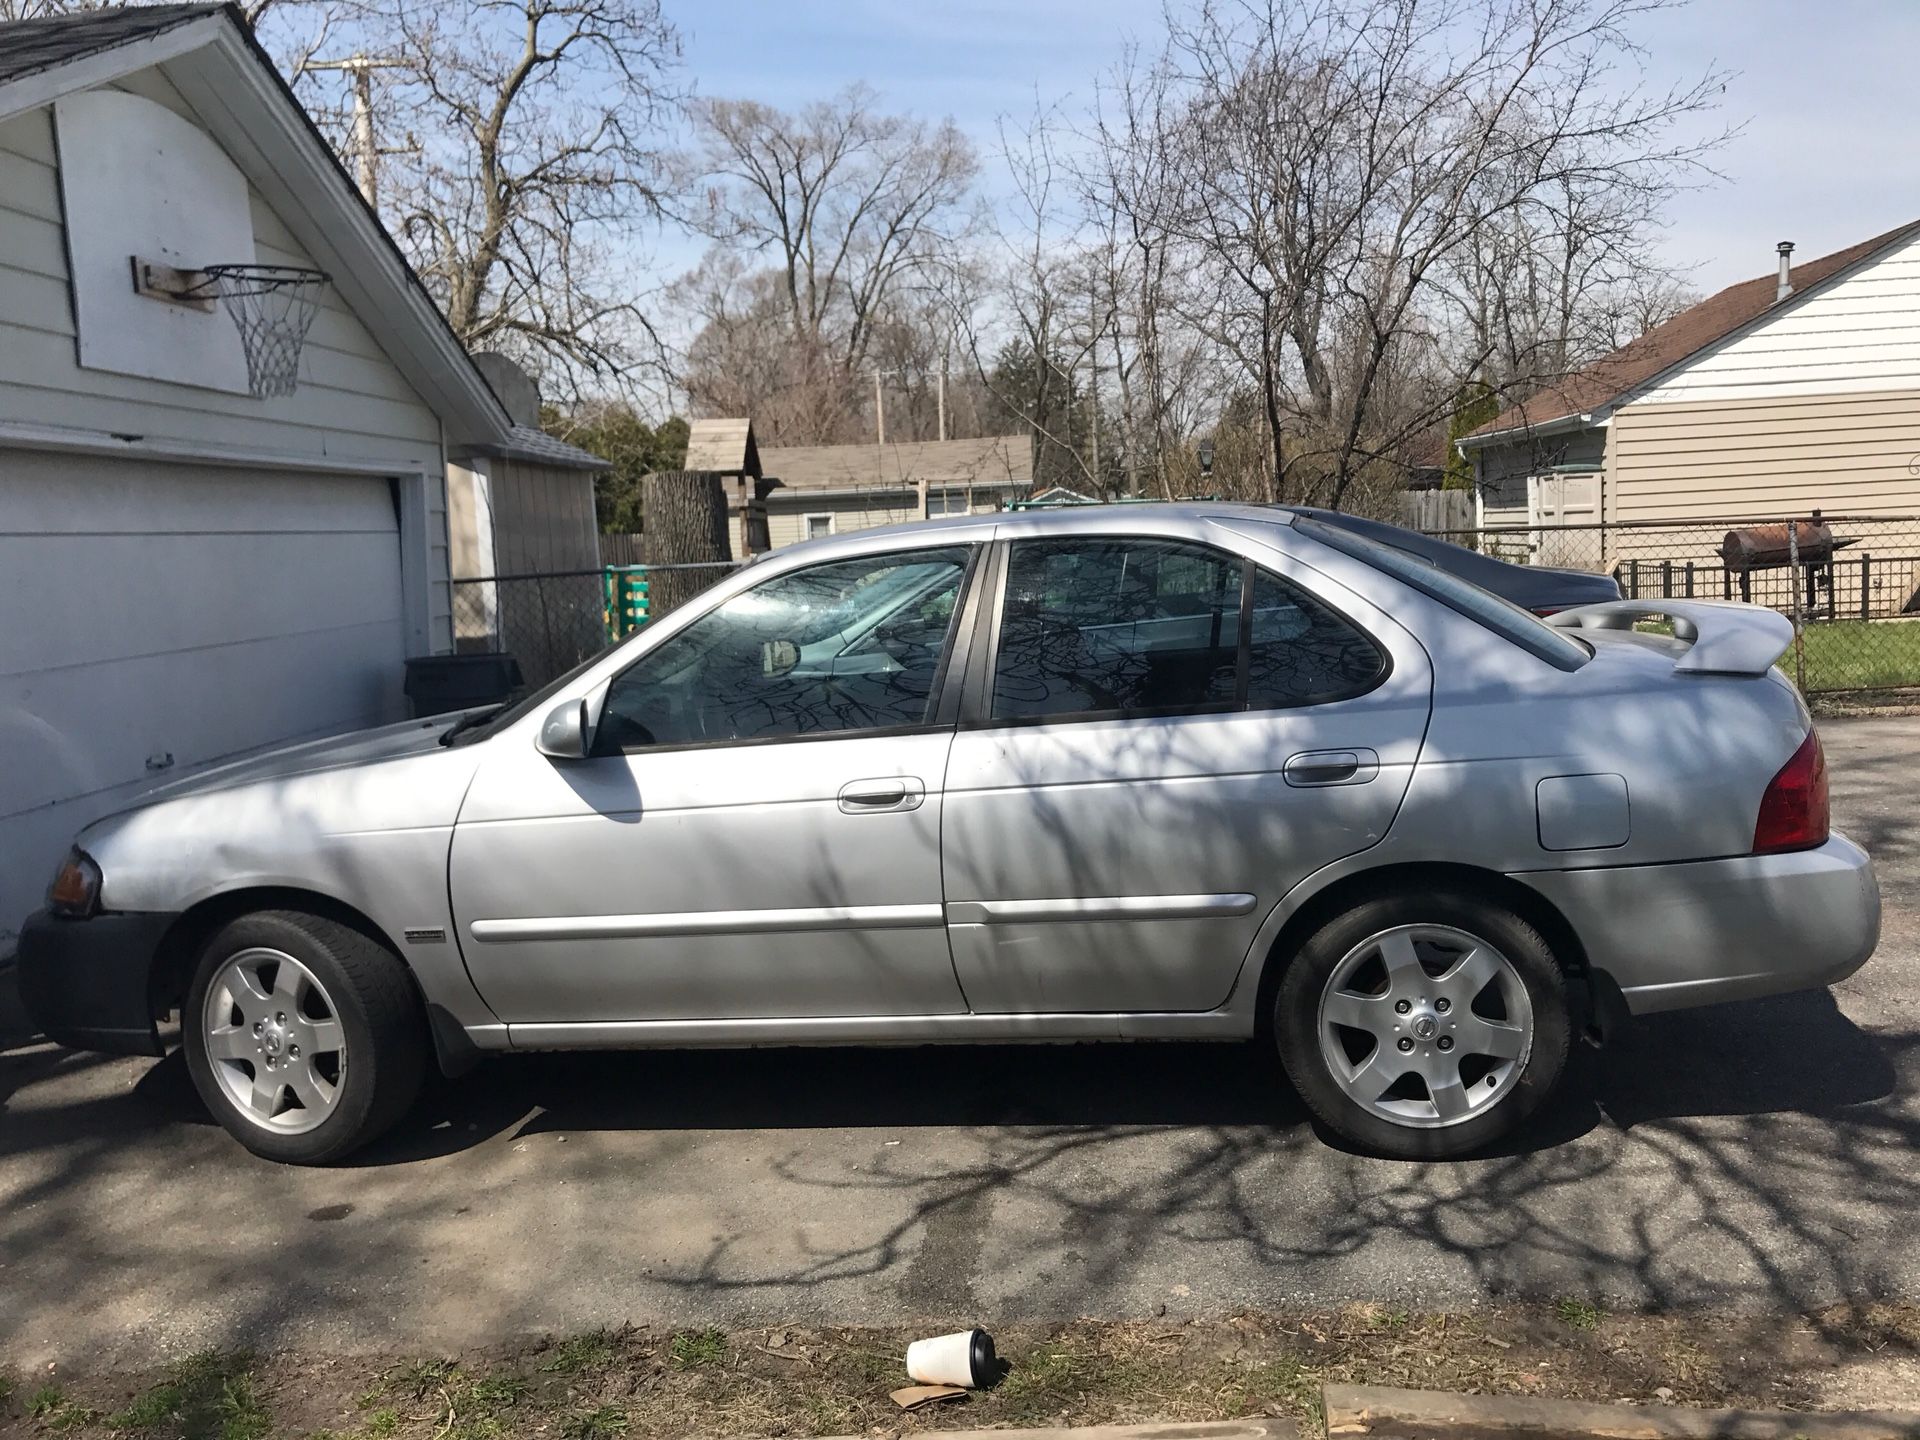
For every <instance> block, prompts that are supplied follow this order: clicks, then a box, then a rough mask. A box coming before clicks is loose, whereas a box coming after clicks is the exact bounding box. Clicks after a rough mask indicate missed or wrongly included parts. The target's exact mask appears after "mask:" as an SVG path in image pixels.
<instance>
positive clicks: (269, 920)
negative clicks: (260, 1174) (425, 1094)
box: [180, 910, 426, 1165]
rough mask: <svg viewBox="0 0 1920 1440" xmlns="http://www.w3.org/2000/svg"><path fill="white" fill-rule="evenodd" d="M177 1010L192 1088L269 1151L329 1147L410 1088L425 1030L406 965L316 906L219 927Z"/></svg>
mask: <svg viewBox="0 0 1920 1440" xmlns="http://www.w3.org/2000/svg"><path fill="white" fill-rule="evenodd" d="M180 1019H181V1032H182V1036H183V1039H184V1042H185V1047H186V1052H187V1068H188V1070H189V1072H190V1073H191V1074H192V1076H193V1083H194V1086H195V1088H196V1089H198V1090H199V1092H200V1098H201V1099H202V1100H204V1101H205V1102H206V1105H207V1108H208V1109H209V1110H211V1111H212V1112H213V1114H214V1117H215V1118H216V1119H217V1120H219V1122H220V1123H221V1125H222V1126H224V1127H225V1128H226V1130H227V1132H228V1133H229V1134H231V1135H232V1136H233V1137H234V1138H235V1139H236V1140H238V1141H239V1142H240V1143H241V1144H242V1145H244V1146H246V1147H247V1149H249V1150H251V1151H253V1153H254V1154H256V1155H261V1156H264V1157H266V1158H267V1159H270V1160H281V1161H287V1162H290V1163H292V1164H296V1165H321V1164H326V1163H327V1162H329V1161H333V1160H338V1159H340V1158H341V1157H342V1156H344V1155H346V1154H348V1153H349V1152H351V1151H352V1150H354V1149H356V1148H358V1147H359V1146H361V1145H364V1144H365V1143H366V1142H367V1141H369V1140H371V1139H373V1138H374V1137H375V1136H376V1135H379V1134H380V1133H381V1132H382V1131H384V1130H386V1129H387V1128H388V1127H389V1126H391V1125H392V1124H393V1123H394V1121H396V1120H398V1119H399V1118H400V1117H401V1116H402V1115H403V1114H405V1113H406V1110H407V1107H408V1106H409V1105H411V1104H412V1103H413V1100H414V1097H415V1096H416V1095H417V1094H418V1093H419V1090H420V1082H421V1077H422V1074H423V1071H424V1069H425V1045H426V1037H425V1033H424V1026H423V1022H422V1019H421V1015H420V1006H419V1001H418V999H417V997H416V996H415V994H414V990H413V984H412V981H411V980H410V979H409V978H408V976H407V973H406V968H405V966H404V965H402V964H401V962H400V959H399V957H398V956H396V955H394V954H393V952H392V951H390V950H388V949H387V947H386V946H384V945H382V944H380V943H379V942H378V941H376V940H374V939H372V938H370V937H368V936H366V935H363V934H361V933H360V932H359V931H358V930H355V929H352V928H351V927H349V926H346V925H343V924H340V923H339V922H337V921H334V920H329V919H326V918H323V917H321V916H318V915H309V914H305V913H302V912H299V911H290V910H266V911H258V912H256V913H254V914H251V915H243V916H241V917H239V918H238V919H236V920H233V921H231V922H229V923H228V924H227V925H225V926H224V927H222V928H221V930H220V931H219V932H218V933H217V934H215V935H214V937H213V938H212V940H211V941H210V942H209V943H208V945H207V947H206V949H205V951H204V952H203V953H202V955H201V958H200V964H199V967H198V968H197V970H196V971H195V973H194V979H193V984H192V986H191V987H190V989H189V990H188V994H187V1000H186V1003H185V1005H184V1006H183V1007H182V1010H181V1017H180Z"/></svg>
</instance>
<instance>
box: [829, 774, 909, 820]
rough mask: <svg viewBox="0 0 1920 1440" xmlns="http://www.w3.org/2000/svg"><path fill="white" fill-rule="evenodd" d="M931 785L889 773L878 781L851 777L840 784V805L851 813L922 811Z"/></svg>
mask: <svg viewBox="0 0 1920 1440" xmlns="http://www.w3.org/2000/svg"><path fill="white" fill-rule="evenodd" d="M926 798H927V787H926V785H925V784H924V783H923V782H922V781H920V780H916V779H915V778H914V777H913V776H911V775H888V776H883V777H881V778H880V779H878V780H849V781H848V782H847V783H846V784H845V785H842V786H841V787H840V808H841V810H842V811H844V812H845V813H846V814H848V815H886V814H891V813H892V812H894V811H896V810H918V809H919V808H920V802H921V801H923V800H925V799H926Z"/></svg>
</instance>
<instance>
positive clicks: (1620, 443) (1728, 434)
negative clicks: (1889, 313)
mask: <svg viewBox="0 0 1920 1440" xmlns="http://www.w3.org/2000/svg"><path fill="white" fill-rule="evenodd" d="M1611 434H1612V441H1611V447H1610V449H1611V454H1610V458H1609V463H1608V475H1607V479H1608V487H1607V488H1608V492H1609V493H1608V504H1607V509H1608V517H1607V518H1608V519H1609V520H1610V521H1623V520H1665V519H1688V518H1697V519H1715V520H1719V519H1740V518H1747V517H1760V516H1773V515H1804V514H1806V513H1807V511H1809V510H1811V509H1814V508H1815V507H1818V508H1819V509H1822V510H1824V511H1826V512H1827V513H1828V514H1830V515H1843V514H1873V513H1879V514H1911V513H1916V512H1920V477H1917V476H1916V471H1920V391H1914V390H1904V391H1895V392H1880V393H1860V394H1830V395H1800V396H1781V397H1778V398H1773V397H1769V398H1748V399H1739V400H1730V399H1725V398H1721V399H1716V400H1714V401H1711V402H1709V403H1703V404H1694V405H1654V404H1649V403H1645V402H1642V403H1638V404H1634V405H1629V406H1627V407H1625V408H1624V409H1622V410H1619V411H1616V412H1615V413H1614V416H1613V424H1612V429H1611Z"/></svg>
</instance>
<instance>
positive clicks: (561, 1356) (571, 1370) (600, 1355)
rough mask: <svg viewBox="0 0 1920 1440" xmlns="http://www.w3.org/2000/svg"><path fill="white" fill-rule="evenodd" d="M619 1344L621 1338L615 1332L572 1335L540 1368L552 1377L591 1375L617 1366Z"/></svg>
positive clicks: (556, 1347) (555, 1347)
mask: <svg viewBox="0 0 1920 1440" xmlns="http://www.w3.org/2000/svg"><path fill="white" fill-rule="evenodd" d="M619 1343H620V1336H619V1334H618V1332H616V1331H613V1330H589V1331H588V1332H587V1333H586V1334H584V1335H569V1336H568V1337H567V1338H566V1339H564V1340H562V1341H561V1342H560V1343H559V1344H558V1345H556V1346H554V1347H553V1350H552V1351H551V1352H550V1353H549V1354H548V1356H547V1358H546V1361H545V1363H543V1364H542V1365H541V1366H540V1368H541V1369H542V1370H543V1371H545V1372H546V1373H547V1374H549V1375H589V1374H592V1373H593V1372H594V1371H597V1370H604V1369H606V1368H607V1366H609V1365H611V1364H612V1363H613V1357H614V1352H615V1350H616V1349H617V1348H618V1346H619Z"/></svg>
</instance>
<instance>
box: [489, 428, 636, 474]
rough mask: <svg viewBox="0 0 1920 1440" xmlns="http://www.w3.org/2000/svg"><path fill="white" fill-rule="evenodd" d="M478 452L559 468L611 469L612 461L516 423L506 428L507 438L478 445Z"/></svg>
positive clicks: (541, 431)
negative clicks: (491, 443)
mask: <svg viewBox="0 0 1920 1440" xmlns="http://www.w3.org/2000/svg"><path fill="white" fill-rule="evenodd" d="M479 453H480V454H483V455H501V456H505V457H506V458H507V459H509V460H520V461H524V462H526V463H528V464H532V465H551V466H553V467H554V468H556V469H560V470H611V469H612V468H613V465H612V464H611V462H609V461H606V460H602V459H601V458H600V457H599V456H598V455H595V454H594V453H593V452H592V451H590V450H582V449H581V448H580V447H579V446H578V445H569V444H568V443H567V442H566V441H564V440H561V439H559V438H557V437H555V436H552V435H549V434H547V432H546V431H544V430H536V429H535V428H534V427H533V426H531V425H515V426H513V427H512V428H511V429H509V430H508V431H507V438H506V439H505V440H504V441H502V442H500V443H498V444H493V445H486V446H482V447H480V451H479Z"/></svg>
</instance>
